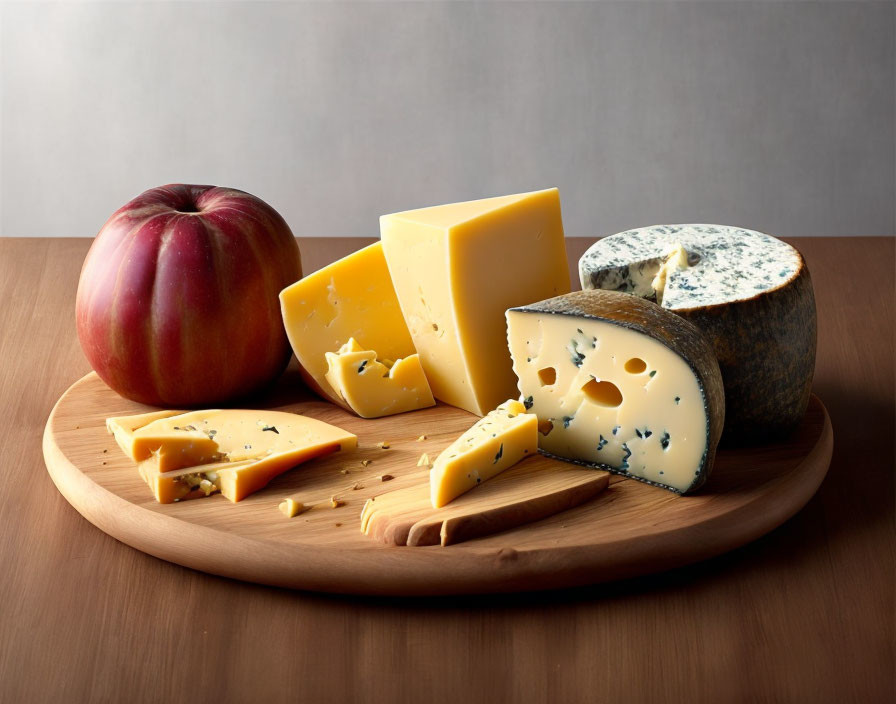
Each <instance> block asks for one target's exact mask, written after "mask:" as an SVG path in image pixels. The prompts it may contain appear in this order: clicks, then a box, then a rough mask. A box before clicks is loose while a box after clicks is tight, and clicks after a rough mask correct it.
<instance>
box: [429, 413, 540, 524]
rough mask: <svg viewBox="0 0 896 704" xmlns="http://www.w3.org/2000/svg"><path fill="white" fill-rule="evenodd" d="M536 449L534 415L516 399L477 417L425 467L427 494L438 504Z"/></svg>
mask: <svg viewBox="0 0 896 704" xmlns="http://www.w3.org/2000/svg"><path fill="white" fill-rule="evenodd" d="M537 450H538V419H537V418H536V417H535V416H534V415H533V414H531V413H528V412H527V411H526V407H525V406H524V405H523V404H522V403H520V402H519V401H513V400H511V401H507V402H505V403H502V404H501V405H500V406H498V407H497V408H496V409H495V410H493V411H491V412H490V413H489V414H488V415H486V416H485V417H484V418H481V419H480V420H479V421H478V422H477V423H476V424H475V425H474V426H473V427H472V428H470V429H469V430H468V431H467V432H465V433H464V434H463V435H461V436H460V437H459V438H458V439H457V440H455V441H454V442H453V443H452V444H451V445H449V446H448V447H447V449H445V450H444V451H443V452H442V454H440V455H439V456H438V457H437V458H436V461H435V464H434V465H433V467H432V469H431V470H430V471H429V487H430V498H431V501H432V505H433V508H440V507H442V506H444V505H445V504H447V503H449V502H450V501H451V500H452V499H455V498H457V497H458V496H460V495H461V494H464V493H466V492H468V491H470V489H474V488H475V487H476V486H478V485H479V484H481V483H482V482H484V481H487V480H488V479H491V478H492V477H494V476H495V475H497V474H500V473H501V472H503V471H504V470H505V469H507V468H508V467H512V466H513V465H515V464H516V463H517V462H519V461H520V460H522V459H524V458H526V457H529V456H532V455H534V454H535V453H536V452H537Z"/></svg>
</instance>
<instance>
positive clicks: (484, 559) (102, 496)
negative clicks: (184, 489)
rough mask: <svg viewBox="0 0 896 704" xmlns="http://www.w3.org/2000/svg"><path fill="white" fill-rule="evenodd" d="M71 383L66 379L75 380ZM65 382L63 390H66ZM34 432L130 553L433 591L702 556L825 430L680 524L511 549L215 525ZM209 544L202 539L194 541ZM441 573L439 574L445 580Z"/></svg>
mask: <svg viewBox="0 0 896 704" xmlns="http://www.w3.org/2000/svg"><path fill="white" fill-rule="evenodd" d="M76 385H77V383H76V384H75V385H73V387H72V389H74V388H75V386H76ZM72 389H69V391H68V392H66V394H67V393H69V392H70V391H71V390H72ZM64 399H65V394H64V395H63V397H62V398H60V400H59V401H58V402H57V404H56V406H55V407H54V409H53V411H52V412H51V414H50V417H49V419H48V421H47V425H46V428H45V431H44V436H43V451H44V458H45V461H46V465H47V469H48V472H49V474H50V477H51V478H52V480H53V482H54V483H55V484H56V486H57V488H58V489H59V491H60V493H62V495H63V496H64V497H65V499H66V500H67V501H68V502H69V503H70V504H71V505H72V506H73V507H74V508H75V509H76V510H77V511H78V512H79V513H80V514H81V515H82V516H84V517H85V518H86V519H87V520H88V521H90V522H91V523H92V524H94V525H95V526H96V527H98V528H99V529H100V530H102V531H103V532H105V533H107V534H108V535H110V536H112V537H114V538H116V539H117V540H119V541H121V542H123V543H125V544H127V545H130V546H131V547H134V548H136V549H138V550H140V551H142V552H145V553H148V554H150V555H153V556H155V557H158V558H161V559H164V560H167V561H169V562H174V563H176V564H179V565H183V566H185V567H190V568H193V569H197V570H200V571H203V572H208V573H210V574H215V575H219V576H222V577H228V578H232V579H241V580H245V581H250V582H257V583H261V584H268V585H272V586H278V587H285V588H292V589H302V590H309V591H323V592H331V593H345V594H369V595H393V596H410V595H418V596H422V595H442V594H468V593H499V592H519V591H534V590H542V589H555V588H566V587H574V586H581V585H585V584H596V583H600V582H606V581H613V580H618V579H624V578H629V577H635V576H639V575H644V574H648V573H654V572H660V571H664V570H667V569H671V568H674V567H679V566H683V565H686V564H690V563H693V562H698V561H700V560H704V559H708V558H710V557H714V556H716V555H719V554H722V553H724V552H727V551H729V550H733V549H735V548H737V547H740V546H742V545H745V544H746V543H749V542H751V541H753V540H755V539H757V538H758V537H760V536H762V535H764V534H766V533H768V532H770V531H772V530H774V529H775V528H777V527H778V526H780V525H781V524H782V523H784V522H785V521H786V520H787V519H788V518H790V517H791V516H793V515H794V514H795V513H797V512H798V511H799V510H800V509H801V508H802V507H803V506H804V505H805V504H806V503H807V502H808V501H809V499H811V497H812V496H813V495H814V494H815V492H816V491H817V489H818V487H819V486H820V485H821V482H822V481H823V479H824V477H825V474H826V473H827V469H828V466H829V464H830V459H831V454H832V451H833V429H832V427H831V423H830V418H829V416H828V414H827V411H826V409H825V408H824V406H823V404H822V403H821V402H820V401H819V400H818V399H817V397H814V396H813V397H812V404H815V405H817V407H818V409H820V412H821V413H822V414H823V420H822V427H821V430H820V432H819V435H818V438H817V440H816V442H815V444H814V446H813V447H811V448H810V450H809V451H808V452H807V454H806V455H805V456H804V457H803V458H802V460H801V461H800V462H799V463H798V465H797V466H796V467H794V469H793V470H792V471H790V472H788V473H786V474H783V475H781V476H780V477H777V478H775V480H773V481H772V482H770V483H769V484H768V485H767V486H766V490H765V491H763V492H761V493H756V494H755V495H754V496H752V497H751V498H749V499H748V500H745V501H744V502H743V503H741V504H740V505H738V506H737V507H736V508H735V509H733V510H731V511H729V512H726V513H725V514H722V515H718V516H714V517H712V518H710V519H707V520H706V521H702V522H697V523H693V524H690V525H688V526H685V527H678V528H671V527H670V528H668V529H667V530H654V532H652V533H651V534H650V535H649V536H647V537H644V536H640V535H638V534H636V533H628V534H627V535H625V536H623V537H620V538H619V539H616V540H611V541H603V542H598V543H591V544H587V543H586V544H576V545H566V546H562V547H553V548H536V549H519V550H518V549H515V548H513V547H502V548H496V547H492V546H489V547H483V546H477V545H476V544H475V543H465V544H460V545H456V546H451V547H447V548H442V547H439V546H434V547H424V548H408V547H380V548H378V549H377V550H375V551H374V550H366V549H364V548H339V549H337V550H334V549H333V548H331V547H326V546H316V545H300V546H297V545H292V544H287V543H278V542H277V541H274V540H265V539H258V538H253V537H247V536H240V535H236V534H233V533H228V534H226V536H227V538H226V540H224V541H222V540H221V537H222V533H221V531H218V530H216V529H213V528H210V527H207V526H202V525H199V524H196V523H191V522H186V521H182V520H179V519H177V518H175V517H172V516H168V515H164V514H161V513H156V512H153V511H147V510H145V509H143V508H141V507H140V506H138V505H136V504H134V503H131V502H130V501H127V500H126V499H123V498H121V497H119V496H117V495H116V494H114V493H113V492H111V491H109V490H107V489H105V488H104V487H102V486H100V485H99V484H97V483H96V482H94V481H93V480H92V479H90V477H88V476H87V475H85V474H84V473H83V472H81V470H79V469H78V467H77V466H75V465H74V464H73V463H72V462H71V461H70V460H69V459H68V458H67V457H66V456H65V454H64V452H63V451H62V450H61V449H60V447H59V445H58V443H57V441H56V437H55V432H54V421H55V419H56V415H57V411H58V409H59V408H60V404H62V403H63V401H64ZM209 545H213V546H215V548H214V549H213V550H209V549H207V547H205V546H209ZM446 574H450V577H451V578H450V579H446V578H445V576H446Z"/></svg>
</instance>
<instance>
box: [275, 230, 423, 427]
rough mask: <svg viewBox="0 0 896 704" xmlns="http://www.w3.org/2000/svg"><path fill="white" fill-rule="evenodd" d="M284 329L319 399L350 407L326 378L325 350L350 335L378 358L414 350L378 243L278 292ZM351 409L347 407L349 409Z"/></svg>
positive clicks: (400, 355) (336, 347)
mask: <svg viewBox="0 0 896 704" xmlns="http://www.w3.org/2000/svg"><path fill="white" fill-rule="evenodd" d="M280 309H281V312H282V313H283V323H284V325H285V326H286V334H287V336H288V337H289V342H290V344H291V345H292V349H293V352H295V355H296V359H297V360H298V362H299V366H300V369H301V372H302V376H303V378H304V379H305V381H306V383H307V384H308V385H309V386H310V387H311V388H312V389H313V390H314V391H315V392H317V393H318V394H319V395H320V396H322V397H323V398H325V399H327V400H329V401H332V402H333V403H336V404H338V405H340V406H342V407H343V408H347V409H348V405H347V403H346V402H345V401H344V400H343V399H342V397H341V396H340V395H339V394H338V393H337V392H336V391H334V390H333V389H332V387H331V386H330V384H329V382H328V381H327V380H326V374H327V359H326V353H327V352H336V351H338V350H339V348H340V347H342V346H343V345H344V344H345V343H346V342H348V341H349V339H350V338H354V339H355V340H357V341H358V343H359V345H360V346H361V348H362V349H365V350H375V351H376V354H377V355H379V357H380V358H381V359H399V358H405V357H409V356H410V355H412V354H414V353H415V352H416V350H415V349H414V343H413V341H412V340H411V336H410V334H409V333H408V327H407V325H406V324H405V322H404V318H403V317H402V314H401V309H400V308H399V305H398V299H397V298H396V297H395V289H394V288H393V287H392V280H391V278H390V277H389V270H388V269H387V267H386V260H385V258H384V257H383V246H382V243H381V242H377V243H375V244H372V245H370V246H368V247H364V248H363V249H360V250H358V251H357V252H354V253H352V254H350V255H348V256H347V257H344V258H343V259H340V260H339V261H336V262H333V263H332V264H330V265H328V266H325V267H324V268H322V269H320V270H318V271H316V272H314V273H313V274H309V275H308V276H306V277H305V278H303V279H300V280H299V281H297V282H296V283H294V284H292V285H291V286H288V287H287V288H285V289H283V291H281V292H280ZM349 410H351V409H349Z"/></svg>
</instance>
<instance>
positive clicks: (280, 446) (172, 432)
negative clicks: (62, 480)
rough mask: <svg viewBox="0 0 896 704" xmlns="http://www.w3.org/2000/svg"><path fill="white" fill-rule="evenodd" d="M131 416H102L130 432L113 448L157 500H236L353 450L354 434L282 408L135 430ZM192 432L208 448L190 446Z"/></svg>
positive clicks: (194, 416) (211, 413)
mask: <svg viewBox="0 0 896 704" xmlns="http://www.w3.org/2000/svg"><path fill="white" fill-rule="evenodd" d="M136 418H138V417H134V419H132V420H130V421H129V420H128V418H115V419H110V420H109V421H107V427H110V426H111V425H113V424H112V423H111V421H115V424H116V425H119V426H121V427H130V428H131V432H132V433H133V436H134V440H133V441H132V442H130V443H128V442H126V443H125V444H122V443H121V442H119V445H120V446H121V447H122V450H123V451H124V452H125V454H127V455H128V457H130V458H131V459H132V460H134V461H135V462H137V465H138V469H139V472H140V476H141V477H142V478H143V480H144V481H145V482H146V483H147V484H148V485H149V487H150V488H151V489H152V492H153V495H154V496H155V497H156V500H157V501H159V502H160V503H170V502H173V501H180V500H183V499H188V498H198V497H201V496H208V495H209V494H211V493H214V492H215V491H220V492H221V493H222V494H223V495H224V496H225V497H227V498H228V499H230V500H231V501H240V500H242V499H243V498H245V497H246V496H248V495H249V494H252V493H253V492H255V491H258V490H259V489H261V488H262V487H264V486H265V485H267V483H268V482H269V481H270V480H271V479H273V478H274V477H276V476H277V475H279V474H282V473H283V472H285V471H287V470H289V469H291V468H292V467H294V466H296V465H297V464H300V463H302V462H306V461H308V460H310V459H313V458H315V457H321V456H324V455H327V454H330V453H331V452H336V451H338V450H344V449H351V448H354V447H357V437H356V436H355V435H353V434H351V433H348V432H346V431H344V430H342V429H341V428H337V427H335V426H332V425H330V424H328V423H324V422H323V421H319V420H316V419H314V418H308V417H306V416H301V415H297V414H295V413H285V412H283V411H267V410H235V409H224V410H222V409H211V410H204V411H191V412H189V413H179V414H178V415H173V416H163V417H160V418H155V419H154V420H151V421H150V422H148V423H146V425H142V426H141V425H139V422H140V421H139V420H136ZM197 434H202V435H204V436H205V438H206V439H207V440H208V441H209V443H210V444H199V443H194V444H191V443H193V440H194V436H196V435H197ZM184 437H186V438H188V441H187V442H186V443H185V441H184ZM147 438H148V439H149V441H148V442H144V443H141V441H142V440H145V439H147ZM116 440H118V437H116ZM147 447H151V448H153V449H152V450H150V451H149V452H145V450H146V448H147ZM135 448H136V450H135ZM172 448H173V449H172ZM185 448H188V449H185Z"/></svg>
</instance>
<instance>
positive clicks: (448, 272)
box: [358, 188, 569, 416]
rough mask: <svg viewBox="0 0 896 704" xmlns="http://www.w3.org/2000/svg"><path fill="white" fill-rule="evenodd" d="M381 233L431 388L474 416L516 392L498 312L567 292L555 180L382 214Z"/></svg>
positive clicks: (380, 350)
mask: <svg viewBox="0 0 896 704" xmlns="http://www.w3.org/2000/svg"><path fill="white" fill-rule="evenodd" d="M380 233H381V235H382V242H383V251H384V252H385V255H386V262H387V263H388V266H389V273H390V274H391V276H392V282H393V283H394V285H395V292H396V293H397V295H398V301H399V303H400V304H401V310H402V313H403V314H404V319H405V321H406V322H407V326H408V328H409V329H410V332H411V337H412V338H413V340H414V345H415V346H416V350H417V352H418V353H419V354H420V361H421V362H422V364H423V370H424V371H425V372H426V378H427V380H428V381H429V384H430V387H431V388H432V393H433V396H435V397H436V398H437V399H439V400H440V401H444V402H445V403H448V404H450V405H452V406H457V407H459V408H463V409H465V410H467V411H470V412H471V413H475V414H477V415H480V416H481V415H483V414H485V413H486V412H488V411H490V410H491V409H492V408H494V407H495V406H497V405H498V404H499V403H501V402H502V401H503V400H504V399H506V398H508V397H511V396H515V395H516V394H517V393H518V392H517V388H516V377H515V376H514V374H513V370H512V368H511V362H510V354H509V352H508V351H507V326H506V323H505V321H504V311H506V310H507V309H508V308H513V307H515V306H520V305H526V304H528V303H532V302H534V301H538V300H542V299H544V298H550V297H552V296H557V295H559V294H561V293H567V292H568V291H569V266H568V263H567V259H566V242H565V240H564V239H563V223H562V221H561V217H560V196H559V194H558V192H557V189H556V188H551V189H548V190H545V191H536V192H534V193H520V194H517V195H512V196H503V197H500V198H486V199H484V200H476V201H469V202H466V203H453V204H451V205H440V206H436V207H432V208H421V209H419V210H409V211H406V212H403V213H394V214H392V215H383V216H382V217H381V218H380ZM358 340H359V342H361V344H362V345H364V346H365V347H366V348H367V349H375V350H376V351H377V352H378V353H379V354H380V355H382V356H388V354H387V353H386V351H385V350H383V349H380V348H379V347H377V346H376V344H372V343H370V342H368V341H365V340H362V339H361V338H358Z"/></svg>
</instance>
